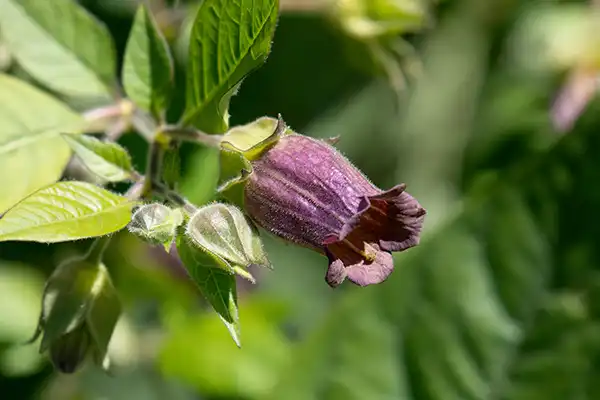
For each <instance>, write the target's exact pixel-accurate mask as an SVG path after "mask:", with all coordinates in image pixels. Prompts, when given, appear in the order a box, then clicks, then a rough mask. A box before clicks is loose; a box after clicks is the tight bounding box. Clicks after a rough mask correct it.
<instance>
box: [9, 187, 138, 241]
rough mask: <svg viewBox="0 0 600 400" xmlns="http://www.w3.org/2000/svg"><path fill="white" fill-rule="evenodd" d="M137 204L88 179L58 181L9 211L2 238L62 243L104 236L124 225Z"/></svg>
mask: <svg viewBox="0 0 600 400" xmlns="http://www.w3.org/2000/svg"><path fill="white" fill-rule="evenodd" d="M133 205H134V203H133V202H132V201H131V200H129V199H127V198H125V197H122V196H119V195H116V194H114V193H111V192H109V191H107V190H105V189H102V188H100V187H97V186H95V185H92V184H90V183H86V182H58V183H55V184H53V185H50V186H48V187H46V188H44V189H41V190H39V191H37V192H35V193H33V194H32V195H31V196H29V197H27V198H25V199H24V200H23V201H21V202H19V203H18V204H17V205H15V206H14V207H13V208H11V209H10V210H8V211H7V212H6V214H4V216H3V217H2V218H1V219H0V241H6V240H22V241H34V242H44V243H52V242H63V241H68V240H77V239H83V238H89V237H95V236H103V235H107V234H109V233H113V232H116V231H118V230H120V229H122V228H124V227H125V226H126V225H127V224H128V223H129V221H130V219H131V208H132V207H133Z"/></svg>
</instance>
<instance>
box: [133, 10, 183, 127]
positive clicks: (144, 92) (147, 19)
mask: <svg viewBox="0 0 600 400" xmlns="http://www.w3.org/2000/svg"><path fill="white" fill-rule="evenodd" d="M172 84H173V60H172V58H171V54H170V53H169V48H168V45H167V42H166V40H165V38H164V37H163V36H162V33H161V32H160V31H159V30H158V28H157V27H156V22H155V21H154V19H153V18H152V15H151V14H150V13H149V12H148V10H147V8H146V7H145V6H144V5H141V6H140V7H139V9H138V11H137V14H136V16H135V21H134V23H133V28H132V29H131V33H130V35H129V39H128V42H127V49H126V51H125V63H124V65H123V85H124V86H125V91H126V92H127V95H128V96H129V97H130V98H131V99H132V100H133V101H134V102H135V103H136V104H137V105H138V106H139V107H140V108H142V109H144V110H146V111H150V112H152V114H154V116H155V117H156V118H160V116H161V114H162V113H163V111H164V109H165V108H166V107H167V103H168V100H169V96H170V94H171V87H172Z"/></svg>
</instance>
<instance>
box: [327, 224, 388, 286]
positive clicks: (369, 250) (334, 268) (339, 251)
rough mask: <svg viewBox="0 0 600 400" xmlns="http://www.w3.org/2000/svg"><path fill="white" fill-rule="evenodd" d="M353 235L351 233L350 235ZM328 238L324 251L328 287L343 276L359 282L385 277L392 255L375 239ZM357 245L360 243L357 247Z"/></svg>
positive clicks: (339, 282)
mask: <svg viewBox="0 0 600 400" xmlns="http://www.w3.org/2000/svg"><path fill="white" fill-rule="evenodd" d="M351 236H353V235H351ZM351 239H352V238H351V237H350V236H349V237H347V238H346V239H343V240H335V239H334V238H333V237H331V238H329V239H328V241H327V242H328V243H327V247H326V250H325V252H326V254H327V257H328V258H329V269H328V270H327V275H326V276H325V280H326V281H327V283H328V284H329V286H331V287H336V286H339V285H340V284H341V283H342V282H343V281H344V280H345V279H346V278H348V279H349V280H350V281H351V282H353V283H355V284H357V285H359V286H367V285H374V284H378V283H381V282H383V281H385V280H386V279H387V278H388V277H389V276H390V274H391V273H392V271H393V270H394V260H393V258H392V255H391V254H390V253H389V252H387V251H383V250H381V249H380V248H379V245H377V244H375V243H364V242H362V243H360V245H359V243H358V242H357V241H356V238H355V240H353V241H351ZM359 246H360V247H359Z"/></svg>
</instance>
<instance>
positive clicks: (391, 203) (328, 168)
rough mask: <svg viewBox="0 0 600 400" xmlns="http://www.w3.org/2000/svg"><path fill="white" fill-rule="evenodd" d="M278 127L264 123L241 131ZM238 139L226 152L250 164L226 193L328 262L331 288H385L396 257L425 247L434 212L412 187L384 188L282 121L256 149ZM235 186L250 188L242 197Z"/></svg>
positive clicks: (231, 138) (228, 140)
mask: <svg viewBox="0 0 600 400" xmlns="http://www.w3.org/2000/svg"><path fill="white" fill-rule="evenodd" d="M275 124H276V122H275V120H273V119H269V118H263V119H260V120H258V121H256V122H255V123H253V124H250V125H248V126H246V127H244V128H240V131H239V133H241V132H243V131H246V132H248V131H255V132H256V131H257V129H258V127H262V128H263V129H266V130H268V129H267V127H268V126H270V127H274V126H275ZM272 131H273V130H271V132H272ZM237 134H238V132H236V131H235V129H234V130H232V131H231V132H230V133H229V134H228V135H226V136H225V138H224V141H223V150H224V154H225V155H226V156H227V155H231V154H235V153H238V154H241V155H243V156H244V157H243V158H244V164H245V165H244V169H242V170H241V173H240V175H239V176H238V177H237V178H236V179H237V180H236V179H233V180H231V181H229V182H226V183H225V185H224V187H223V188H224V191H227V190H229V191H230V192H232V193H233V195H234V196H235V195H237V196H238V201H241V203H242V205H243V207H244V209H245V211H246V213H247V214H248V215H249V217H250V218H251V219H252V220H253V221H254V222H255V223H256V224H257V225H259V226H260V227H262V228H264V229H265V230H267V231H269V232H271V233H272V234H274V235H276V236H278V237H280V238H283V239H285V240H287V241H290V242H293V243H296V244H298V245H301V246H304V247H307V248H310V249H313V250H315V251H317V252H319V253H321V254H324V255H325V256H327V258H328V259H329V268H328V270H327V274H326V277H325V279H326V281H327V283H328V284H329V285H330V286H332V287H336V286H338V285H340V284H341V283H342V282H343V281H344V280H345V279H346V278H348V279H349V280H350V281H351V282H353V283H355V284H357V285H359V286H366V285H371V284H377V283H381V282H383V281H385V280H386V279H387V278H388V277H389V275H390V274H391V273H392V271H393V269H394V261H393V258H392V255H391V253H392V252H399V251H404V250H406V249H409V248H411V247H413V246H416V245H417V244H418V243H419V235H420V232H421V227H422V225H423V220H424V217H425V213H426V212H425V209H424V208H423V207H421V205H420V204H419V203H418V201H417V200H416V199H415V198H413V197H412V196H411V195H410V194H408V193H407V192H406V191H405V188H406V185H404V184H399V185H396V186H394V187H393V188H391V189H389V190H385V191H383V190H381V189H379V188H377V187H376V186H375V185H373V184H372V183H371V182H370V181H369V180H368V179H367V178H366V177H365V176H364V175H363V174H362V173H361V172H360V171H359V170H358V169H357V168H356V167H355V166H353V165H352V164H351V163H350V162H349V161H348V160H347V159H346V158H345V157H344V156H343V155H341V154H340V152H338V151H337V150H336V149H335V148H334V147H333V146H331V145H330V144H329V143H327V142H325V141H322V140H317V139H313V138H310V137H307V136H303V135H300V134H297V133H294V132H292V131H291V130H289V129H287V128H286V127H285V125H284V123H283V121H281V120H280V121H279V123H278V124H277V128H276V129H275V133H273V134H272V135H271V136H269V137H267V138H266V139H263V140H262V141H260V142H258V143H255V144H253V145H248V144H247V142H245V143H237V136H238V135H237ZM240 136H241V135H240ZM234 183H240V184H242V185H243V190H242V191H239V190H238V191H237V193H235V192H234V190H233V189H234V187H235V186H236V185H235V184H234Z"/></svg>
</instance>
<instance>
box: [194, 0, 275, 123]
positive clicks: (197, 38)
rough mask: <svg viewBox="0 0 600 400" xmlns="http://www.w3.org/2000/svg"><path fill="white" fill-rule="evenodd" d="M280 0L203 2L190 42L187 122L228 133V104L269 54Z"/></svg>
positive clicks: (208, 0)
mask: <svg viewBox="0 0 600 400" xmlns="http://www.w3.org/2000/svg"><path fill="white" fill-rule="evenodd" d="M278 10H279V1H278V0H239V1H225V0H205V1H204V2H203V3H202V4H201V6H200V8H199V10H198V14H197V15H196V20H195V22H194V27H193V29H192V34H191V38H190V54H189V61H188V63H189V67H188V86H187V95H186V98H187V103H186V111H185V115H184V122H185V123H188V124H193V125H195V126H197V127H198V128H200V129H202V130H204V131H206V132H210V133H222V132H225V131H226V130H227V128H228V124H229V114H228V112H227V109H228V107H229V100H230V98H231V96H232V95H233V93H234V92H235V90H236V89H237V87H238V86H239V84H240V83H241V81H242V79H243V78H244V77H245V76H246V75H247V74H249V73H250V72H252V71H253V70H255V69H256V68H258V67H260V66H261V65H262V64H263V63H264V62H265V60H266V58H267V56H268V54H269V51H270V49H271V39H272V37H273V33H274V32H275V26H276V24H277V14H278Z"/></svg>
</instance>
